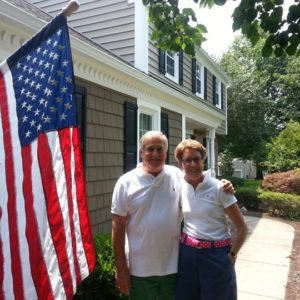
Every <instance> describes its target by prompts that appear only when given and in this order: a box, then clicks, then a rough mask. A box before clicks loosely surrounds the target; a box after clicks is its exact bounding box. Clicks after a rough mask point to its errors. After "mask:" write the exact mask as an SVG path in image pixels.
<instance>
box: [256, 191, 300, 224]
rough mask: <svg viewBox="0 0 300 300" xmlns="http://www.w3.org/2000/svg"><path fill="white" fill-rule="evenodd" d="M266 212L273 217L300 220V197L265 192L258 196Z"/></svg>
mask: <svg viewBox="0 0 300 300" xmlns="http://www.w3.org/2000/svg"><path fill="white" fill-rule="evenodd" d="M258 198H259V200H260V201H261V203H262V207H263V208H264V210H265V211H267V212H268V213H270V214H271V215H273V216H277V217H286V218H289V219H297V220H299V219H300V196H298V195H292V194H285V193H275V192H269V191H263V192H261V193H259V195H258Z"/></svg>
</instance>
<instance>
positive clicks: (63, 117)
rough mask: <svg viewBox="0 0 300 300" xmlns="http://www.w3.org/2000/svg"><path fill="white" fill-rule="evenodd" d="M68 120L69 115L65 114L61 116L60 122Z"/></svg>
mask: <svg viewBox="0 0 300 300" xmlns="http://www.w3.org/2000/svg"><path fill="white" fill-rule="evenodd" d="M66 119H67V115H66V114H65V113H62V114H61V115H60V120H61V121H65V120H66Z"/></svg>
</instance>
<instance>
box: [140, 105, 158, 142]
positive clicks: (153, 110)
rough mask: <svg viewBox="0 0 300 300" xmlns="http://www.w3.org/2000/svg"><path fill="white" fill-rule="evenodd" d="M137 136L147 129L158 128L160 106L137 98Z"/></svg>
mask: <svg viewBox="0 0 300 300" xmlns="http://www.w3.org/2000/svg"><path fill="white" fill-rule="evenodd" d="M138 107H139V109H138V138H139V139H140V138H141V137H142V135H143V134H144V133H146V132H147V131H149V130H159V129H160V126H159V122H160V119H159V116H160V107H157V106H156V105H152V104H149V103H148V102H145V101H143V100H138Z"/></svg>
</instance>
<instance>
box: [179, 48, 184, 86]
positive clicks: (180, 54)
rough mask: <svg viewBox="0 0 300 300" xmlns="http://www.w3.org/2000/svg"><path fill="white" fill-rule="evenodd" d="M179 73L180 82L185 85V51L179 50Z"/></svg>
mask: <svg viewBox="0 0 300 300" xmlns="http://www.w3.org/2000/svg"><path fill="white" fill-rule="evenodd" d="M178 56H179V74H178V79H179V84H180V85H183V51H179V54H178Z"/></svg>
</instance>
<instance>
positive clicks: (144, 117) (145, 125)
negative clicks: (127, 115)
mask: <svg viewBox="0 0 300 300" xmlns="http://www.w3.org/2000/svg"><path fill="white" fill-rule="evenodd" d="M149 130H152V116H151V115H148V114H145V113H140V127H139V138H141V137H142V135H143V134H144V133H146V132H147V131H149Z"/></svg>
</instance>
